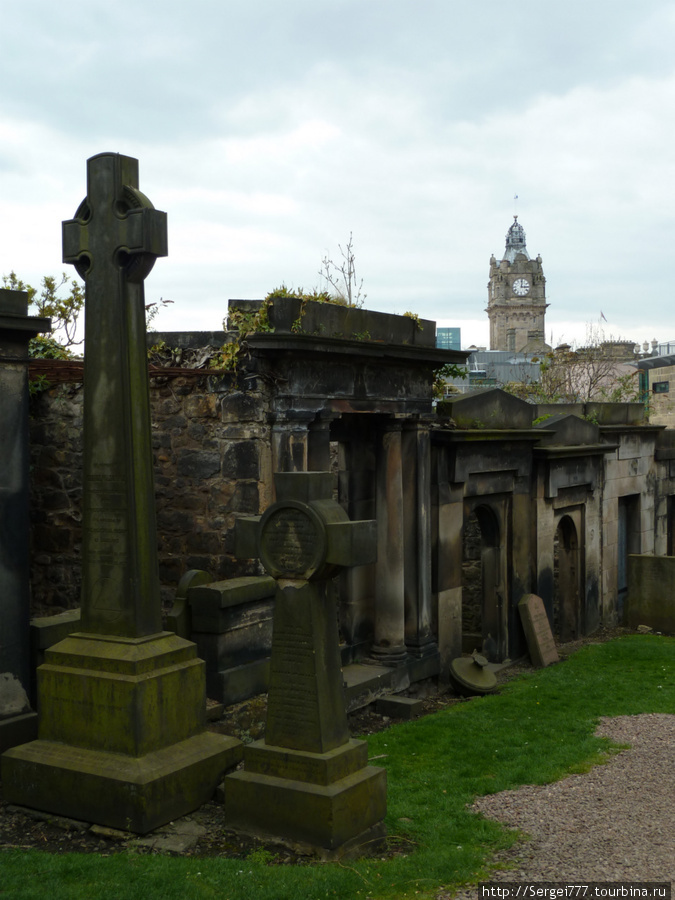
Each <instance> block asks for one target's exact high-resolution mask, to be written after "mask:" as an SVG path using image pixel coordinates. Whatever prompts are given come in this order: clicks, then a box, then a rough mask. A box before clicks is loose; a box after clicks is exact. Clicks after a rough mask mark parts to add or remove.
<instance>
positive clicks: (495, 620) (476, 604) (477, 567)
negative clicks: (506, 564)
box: [462, 505, 504, 662]
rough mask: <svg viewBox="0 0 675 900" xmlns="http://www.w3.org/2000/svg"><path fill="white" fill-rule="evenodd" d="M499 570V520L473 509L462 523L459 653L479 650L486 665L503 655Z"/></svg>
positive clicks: (483, 508) (481, 508)
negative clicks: (460, 637)
mask: <svg viewBox="0 0 675 900" xmlns="http://www.w3.org/2000/svg"><path fill="white" fill-rule="evenodd" d="M501 567H502V553H501V547H500V533H499V520H498V518H497V516H496V514H495V512H494V511H493V510H492V509H491V508H490V507H489V506H485V505H481V506H477V507H476V509H475V510H473V512H471V513H470V515H468V516H466V517H465V520H464V535H463V555H462V650H463V652H465V653H471V652H473V650H480V651H481V652H482V653H483V654H484V655H485V656H486V657H487V658H488V659H489V660H490V662H499V661H500V660H501V657H502V655H503V652H502V651H503V648H502V642H503V641H502V638H503V628H502V618H503V606H504V590H503V587H502V584H501V582H502V577H501Z"/></svg>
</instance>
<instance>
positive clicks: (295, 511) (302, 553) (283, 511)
mask: <svg viewBox="0 0 675 900" xmlns="http://www.w3.org/2000/svg"><path fill="white" fill-rule="evenodd" d="M325 549H326V539H325V531H324V528H323V526H322V523H321V521H320V520H319V518H318V516H316V514H314V513H312V511H311V510H310V509H308V508H305V509H303V508H301V507H300V505H298V506H290V505H289V506H281V507H278V508H276V509H274V508H272V510H271V511H270V514H269V515H268V516H267V517H266V519H265V521H264V522H263V524H262V531H261V536H260V556H261V559H262V561H263V564H264V566H265V568H266V569H267V570H268V571H269V572H270V573H271V574H272V575H273V576H274V577H276V578H309V577H311V576H312V575H313V574H314V573H315V572H316V571H317V569H319V568H320V567H321V565H322V564H323V561H324V558H325Z"/></svg>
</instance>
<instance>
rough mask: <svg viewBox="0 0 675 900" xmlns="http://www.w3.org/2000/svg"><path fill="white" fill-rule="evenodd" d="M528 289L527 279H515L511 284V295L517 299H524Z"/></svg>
mask: <svg viewBox="0 0 675 900" xmlns="http://www.w3.org/2000/svg"><path fill="white" fill-rule="evenodd" d="M529 289H530V282H529V281H528V280H527V278H516V280H515V281H514V282H513V293H514V294H517V295H518V296H519V297H524V296H525V294H526V293H527V292H528V291H529Z"/></svg>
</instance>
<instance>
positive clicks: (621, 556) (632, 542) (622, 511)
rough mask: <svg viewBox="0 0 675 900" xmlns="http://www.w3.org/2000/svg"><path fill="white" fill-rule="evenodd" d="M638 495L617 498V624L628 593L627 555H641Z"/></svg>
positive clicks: (621, 617)
mask: <svg viewBox="0 0 675 900" xmlns="http://www.w3.org/2000/svg"><path fill="white" fill-rule="evenodd" d="M641 552H642V550H641V540H640V495H639V494H631V495H629V496H627V497H619V534H618V547H617V574H616V579H617V584H616V588H617V590H616V605H617V613H618V616H619V622H621V621H622V620H623V607H624V603H625V600H626V594H627V593H628V554H629V553H641Z"/></svg>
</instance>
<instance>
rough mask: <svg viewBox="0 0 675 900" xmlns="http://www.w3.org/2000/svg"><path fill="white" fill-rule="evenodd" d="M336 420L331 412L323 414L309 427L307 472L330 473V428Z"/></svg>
mask: <svg viewBox="0 0 675 900" xmlns="http://www.w3.org/2000/svg"><path fill="white" fill-rule="evenodd" d="M334 418H335V416H334V415H332V414H331V413H330V412H321V413H319V414H318V415H317V417H316V419H315V420H314V422H312V424H311V425H310V426H309V434H308V436H307V471H308V472H330V469H331V458H330V426H331V422H332V421H333V419H334Z"/></svg>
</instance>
